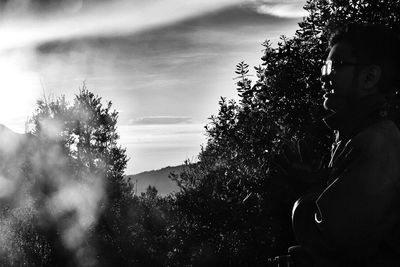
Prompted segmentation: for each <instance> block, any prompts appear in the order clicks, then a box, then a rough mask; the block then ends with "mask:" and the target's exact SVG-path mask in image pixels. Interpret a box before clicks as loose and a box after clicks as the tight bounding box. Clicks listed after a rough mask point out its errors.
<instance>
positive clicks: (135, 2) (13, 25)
mask: <svg viewBox="0 0 400 267" xmlns="http://www.w3.org/2000/svg"><path fill="white" fill-rule="evenodd" d="M304 3H305V1H303V0H302V1H297V0H217V1H216V0H212V1H211V0H55V1H48V0H41V1H40V0H35V1H34V0H30V1H29V0H9V1H6V0H0V100H1V105H0V124H4V125H6V126H7V127H9V128H11V129H12V130H14V131H16V132H24V129H25V122H26V120H27V117H28V116H30V115H31V114H32V113H33V111H34V109H35V103H36V101H37V99H39V98H40V97H42V96H43V94H45V96H46V97H47V98H52V97H58V96H60V95H61V94H65V95H66V96H67V99H70V100H71V101H72V98H73V95H74V94H76V93H77V92H78V89H79V88H80V87H82V84H83V82H84V81H85V82H86V85H87V88H88V89H89V90H90V91H92V92H94V93H95V94H98V95H99V96H101V97H102V98H103V100H111V101H112V102H113V107H114V108H115V109H116V110H118V111H119V120H118V132H119V134H120V136H121V139H120V141H119V143H120V145H122V146H123V147H126V148H127V153H128V156H129V158H130V161H129V163H128V169H127V171H126V173H127V174H133V173H138V172H141V171H146V170H151V169H159V168H162V167H166V166H168V165H170V166H172V165H179V164H182V163H183V161H184V160H185V159H190V160H195V159H196V155H197V154H198V153H199V152H200V146H201V144H204V143H205V136H204V133H205V131H204V125H206V124H207V123H208V118H209V117H210V116H211V115H212V114H216V113H217V111H218V100H219V98H220V96H226V97H228V98H237V96H236V90H235V87H236V86H235V85H234V82H235V81H234V80H233V79H232V78H233V77H234V76H235V74H234V70H235V65H236V64H237V63H238V62H240V61H245V62H246V63H248V64H249V65H250V66H257V65H259V64H260V63H261V60H260V57H261V56H262V51H261V50H262V46H261V43H262V42H263V41H265V40H266V39H269V40H271V41H272V42H273V43H275V44H276V42H277V41H278V38H279V36H280V35H287V36H292V35H293V34H294V32H295V30H296V29H297V27H298V25H297V23H298V22H300V21H301V20H302V16H304V15H306V14H305V11H304V10H303V9H302V6H303V5H304Z"/></svg>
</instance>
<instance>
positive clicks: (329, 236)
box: [293, 96, 400, 266]
mask: <svg viewBox="0 0 400 267" xmlns="http://www.w3.org/2000/svg"><path fill="white" fill-rule="evenodd" d="M326 122H327V124H328V125H329V126H330V127H332V128H333V129H334V130H337V131H338V133H339V134H338V136H337V139H336V142H335V144H334V146H333V149H332V156H331V161H330V164H329V167H330V175H329V183H328V186H327V187H325V188H323V189H321V190H317V191H316V192H315V193H313V194H310V195H308V196H305V197H304V198H302V199H300V200H299V201H298V202H296V204H295V207H294V211H293V227H294V231H295V235H296V237H297V239H298V241H299V243H300V244H301V245H302V246H303V247H304V248H305V249H306V250H308V251H309V252H310V253H311V254H312V256H313V257H314V259H315V261H316V265H317V266H400V132H399V129H398V127H397V126H396V125H395V124H394V122H393V121H391V120H390V119H388V118H387V112H386V109H385V101H384V99H383V98H382V97H380V96H374V97H368V98H365V99H363V101H361V102H360V103H358V105H356V106H355V107H353V108H352V109H351V110H347V111H346V112H343V113H342V114H334V115H333V116H331V117H329V118H327V119H326Z"/></svg>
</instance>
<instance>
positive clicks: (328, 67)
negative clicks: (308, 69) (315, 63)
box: [321, 60, 332, 76]
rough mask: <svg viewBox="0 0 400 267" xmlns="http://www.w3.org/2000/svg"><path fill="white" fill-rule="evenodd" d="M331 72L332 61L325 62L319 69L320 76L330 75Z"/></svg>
mask: <svg viewBox="0 0 400 267" xmlns="http://www.w3.org/2000/svg"><path fill="white" fill-rule="evenodd" d="M331 72H332V61H330V60H327V61H326V62H325V64H324V65H323V66H322V68H321V75H322V76H325V75H329V74H331Z"/></svg>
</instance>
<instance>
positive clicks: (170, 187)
mask: <svg viewBox="0 0 400 267" xmlns="http://www.w3.org/2000/svg"><path fill="white" fill-rule="evenodd" d="M184 167H185V165H179V166H173V167H171V166H168V167H165V168H162V169H159V170H153V171H146V172H141V173H138V174H134V175H127V176H126V179H129V178H130V182H131V183H132V185H133V184H134V183H136V180H137V192H138V194H140V193H141V192H145V191H146V189H147V187H148V186H149V185H152V186H155V187H156V188H157V190H158V192H159V194H161V195H168V194H169V193H172V192H177V191H178V186H177V185H176V183H175V182H174V181H171V180H170V179H169V178H168V176H169V174H170V173H171V172H174V173H179V172H181V171H182V170H183V168H184Z"/></svg>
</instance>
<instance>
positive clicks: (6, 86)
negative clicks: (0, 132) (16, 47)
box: [0, 54, 41, 132]
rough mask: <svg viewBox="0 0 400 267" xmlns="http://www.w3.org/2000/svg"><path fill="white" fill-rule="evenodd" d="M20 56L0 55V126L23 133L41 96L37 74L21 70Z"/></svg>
mask: <svg viewBox="0 0 400 267" xmlns="http://www.w3.org/2000/svg"><path fill="white" fill-rule="evenodd" d="M22 60H23V59H22V58H21V56H15V55H5V54H0V124H3V125H6V126H7V127H9V128H11V129H12V130H14V131H17V132H23V131H24V128H25V125H24V124H25V121H26V119H27V117H28V116H30V115H31V114H32V113H33V111H34V108H35V103H36V101H37V99H38V97H40V95H41V86H40V79H39V77H38V75H37V74H35V73H34V72H32V71H29V70H27V69H23V68H22V67H21V66H23V64H21V63H23V62H21V61H22Z"/></svg>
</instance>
